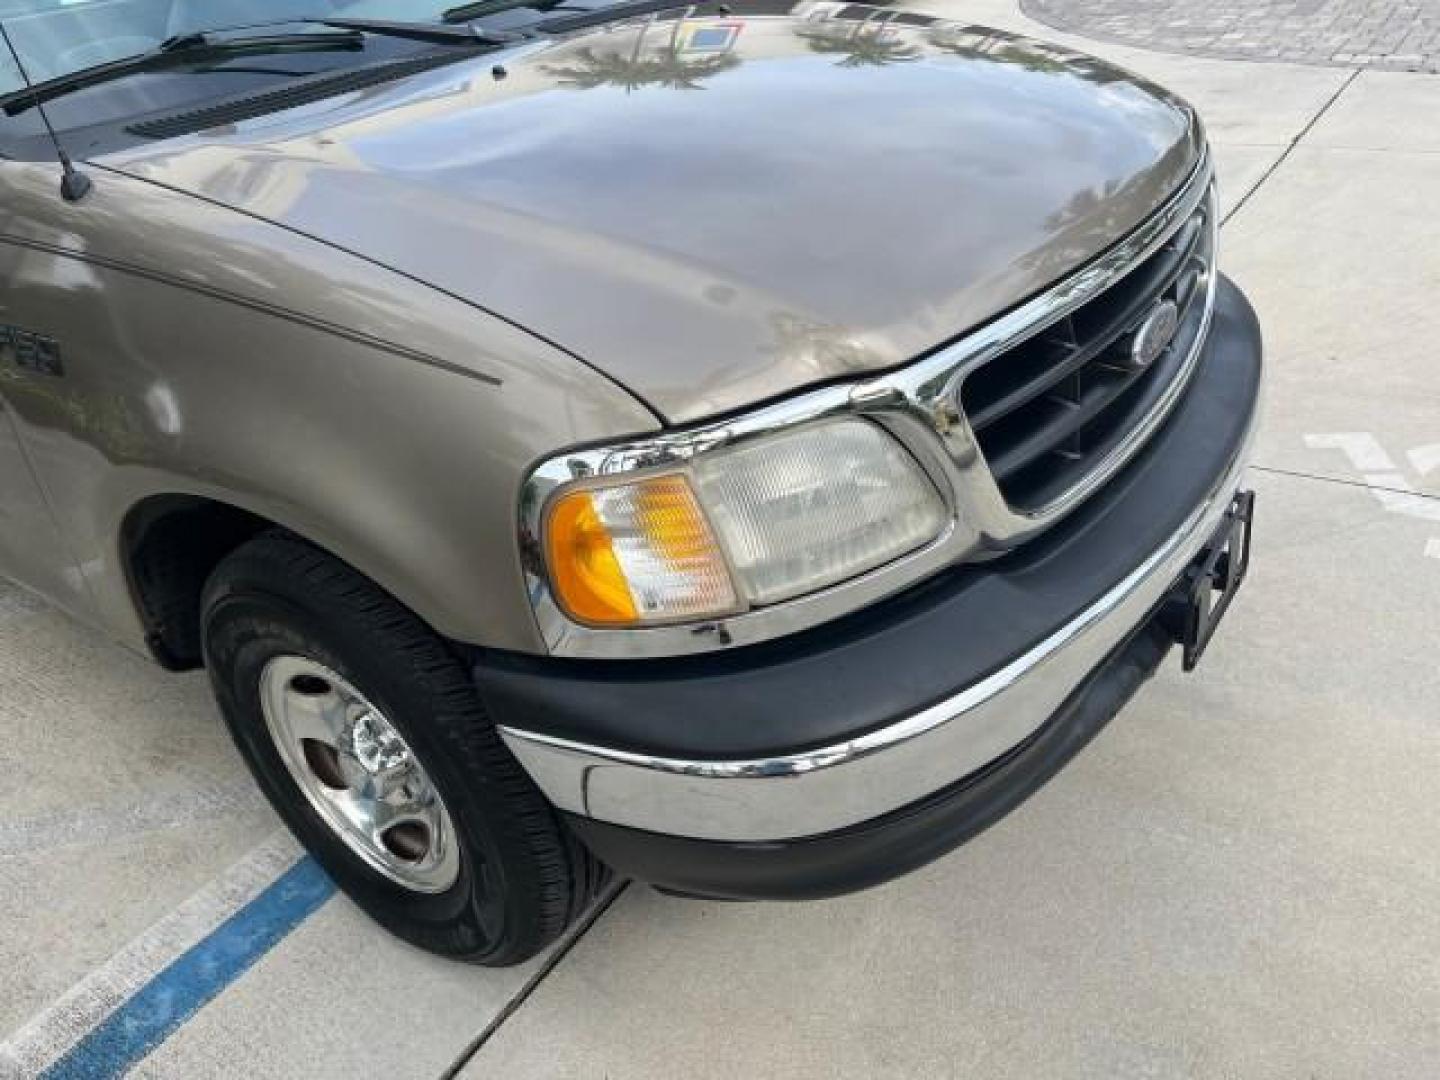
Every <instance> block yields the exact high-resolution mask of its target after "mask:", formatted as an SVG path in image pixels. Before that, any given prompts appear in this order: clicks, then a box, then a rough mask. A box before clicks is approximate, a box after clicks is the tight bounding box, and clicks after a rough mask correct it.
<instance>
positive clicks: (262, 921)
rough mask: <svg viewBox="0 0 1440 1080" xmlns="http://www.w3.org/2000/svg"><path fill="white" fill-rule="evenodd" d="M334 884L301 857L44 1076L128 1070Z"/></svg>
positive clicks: (76, 1077) (89, 1077)
mask: <svg viewBox="0 0 1440 1080" xmlns="http://www.w3.org/2000/svg"><path fill="white" fill-rule="evenodd" d="M334 892H335V886H334V884H333V883H332V882H331V881H330V879H329V878H328V877H326V876H325V873H324V871H322V870H321V869H320V867H319V866H318V865H317V864H316V863H315V861H314V860H313V859H310V858H304V859H301V860H300V861H299V862H297V863H296V864H295V865H294V866H293V867H291V868H290V869H289V870H287V871H286V872H285V873H284V875H282V876H281V877H280V878H279V879H277V880H276V881H275V883H274V884H273V885H271V886H270V887H269V888H267V889H266V890H265V891H264V892H262V893H260V895H258V896H257V897H255V899H254V900H252V901H250V903H248V904H246V905H245V906H244V907H243V908H241V909H240V910H239V911H237V912H236V913H235V914H234V915H232V916H231V917H230V918H229V919H227V920H226V921H225V922H223V923H222V924H221V925H220V926H218V927H216V929H215V930H214V932H213V933H211V934H210V936H209V937H207V938H205V939H204V940H203V941H200V942H199V943H197V944H196V945H195V946H194V947H193V948H191V949H190V950H189V951H188V952H186V953H184V954H183V955H181V956H180V958H179V959H177V960H176V961H175V962H174V963H173V964H171V965H170V966H169V967H167V968H166V969H165V970H164V971H162V972H160V973H159V974H158V975H156V976H155V977H154V978H153V979H151V980H150V981H149V982H148V983H146V984H145V985H144V986H142V987H141V988H140V989H139V990H137V991H136V992H135V993H134V994H133V995H132V996H131V997H130V998H129V1000H127V1001H126V1002H125V1003H124V1004H123V1005H121V1006H120V1007H119V1008H118V1009H116V1010H115V1011H114V1012H113V1013H111V1014H110V1015H109V1016H108V1017H107V1018H106V1019H105V1021H104V1022H103V1023H101V1024H100V1025H99V1026H98V1027H96V1028H95V1029H94V1030H93V1031H91V1032H90V1033H89V1034H88V1035H86V1036H85V1038H83V1039H81V1040H80V1041H79V1042H78V1043H76V1044H75V1045H74V1046H73V1047H72V1048H71V1049H70V1050H69V1051H68V1052H67V1053H66V1054H65V1056H64V1057H62V1058H60V1059H59V1060H58V1061H56V1062H55V1063H54V1064H53V1065H51V1066H50V1067H49V1068H48V1069H46V1070H45V1072H44V1073H43V1074H42V1076H43V1077H44V1078H45V1080H82V1078H83V1080H99V1078H102V1077H115V1076H122V1075H124V1074H125V1072H127V1071H128V1070H129V1069H130V1067H131V1066H133V1065H134V1064H135V1063H136V1062H137V1061H139V1060H140V1059H141V1058H143V1057H144V1056H145V1055H146V1054H148V1053H150V1051H151V1050H153V1049H155V1047H157V1046H159V1045H160V1044H161V1043H162V1042H164V1041H165V1040H166V1039H167V1038H169V1037H170V1035H171V1034H173V1033H174V1032H175V1030H176V1029H177V1028H178V1027H179V1026H180V1025H181V1024H183V1023H184V1022H185V1021H186V1020H188V1019H189V1018H190V1017H192V1016H194V1015H195V1013H196V1012H198V1011H199V1010H200V1008H201V1007H202V1006H203V1005H205V1003H206V1002H208V1001H209V1000H210V999H211V998H213V997H215V995H216V994H218V993H220V991H221V990H223V989H225V987H227V986H229V985H230V984H231V983H232V982H234V981H235V980H236V979H238V978H239V977H240V976H241V975H242V974H244V973H245V972H246V971H247V970H248V969H249V968H250V967H251V966H252V965H253V964H254V963H255V962H256V961H257V960H259V959H260V958H261V957H262V956H264V955H265V954H266V953H267V952H269V951H270V950H271V949H272V948H274V947H275V946H276V945H277V944H278V943H279V942H280V941H282V940H283V939H284V938H285V936H286V935H287V934H289V933H290V931H292V930H294V929H295V928H296V927H297V926H299V925H300V924H301V923H302V922H304V921H305V919H306V918H307V917H308V916H310V915H311V914H312V913H313V912H315V911H316V909H318V908H319V907H320V905H321V904H323V903H324V902H325V901H326V900H328V899H329V898H330V897H331V896H332V895H333V894H334Z"/></svg>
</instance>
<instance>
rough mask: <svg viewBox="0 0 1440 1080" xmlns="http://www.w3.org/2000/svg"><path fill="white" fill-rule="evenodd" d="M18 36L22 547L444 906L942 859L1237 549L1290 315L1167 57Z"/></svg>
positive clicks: (588, 36) (348, 881) (632, 23)
mask: <svg viewBox="0 0 1440 1080" xmlns="http://www.w3.org/2000/svg"><path fill="white" fill-rule="evenodd" d="M0 31H3V35H0V36H3V46H4V47H3V51H0V412H3V415H0V573H3V574H4V575H5V576H7V577H10V578H13V579H14V580H15V581H17V582H19V583H21V584H23V585H24V586H26V587H28V588H29V589H31V590H34V591H35V592H37V593H40V594H42V595H43V596H45V597H46V598H48V599H49V600H50V601H51V602H53V603H54V604H56V605H58V606H60V607H62V608H64V609H67V610H68V611H70V612H72V613H73V614H74V615H75V616H76V617H77V618H80V619H83V620H85V621H87V622H89V623H91V624H93V625H95V626H98V627H100V628H102V629H103V630H104V631H106V632H107V633H108V634H110V635H112V636H113V637H114V638H116V639H118V640H119V641H120V642H122V643H123V644H125V645H128V646H130V647H131V648H134V649H136V650H141V651H143V652H145V653H147V654H148V655H150V656H152V657H153V658H154V659H155V660H156V661H158V662H159V663H160V664H163V665H165V666H166V667H168V668H172V669H175V670H182V669H187V668H195V667H198V666H202V665H203V666H205V667H206V668H208V670H209V673H210V678H211V679H212V680H213V684H214V688H215V692H216V696H217V698H218V701H219V704H220V708H221V711H222V713H223V714H224V717H225V720H226V722H227V723H228V725H229V726H230V729H231V730H232V732H233V734H234V737H235V741H236V743H237V745H238V746H239V748H240V750H241V752H242V754H243V756H244V758H245V760H246V761H247V762H248V764H249V766H250V768H251V769H252V771H253V772H254V774H255V777H256V779H257V781H258V782H259V784H260V786H261V787H262V788H263V789H264V791H265V793H266V795H267V796H268V797H269V798H270V800H271V801H272V802H273V803H274V805H275V807H276V809H277V810H278V812H279V813H280V814H281V816H282V817H283V818H284V819H285V821H286V822H287V823H288V824H289V826H290V827H291V828H292V829H293V830H294V832H295V833H296V835H297V836H298V837H300V839H301V840H302V841H303V842H304V843H305V844H306V845H307V846H308V848H309V849H310V851H311V852H313V854H314V856H315V857H316V858H317V859H318V860H319V861H320V863H321V864H322V865H323V866H324V868H325V869H326V871H327V872H328V873H329V874H330V875H331V876H333V877H334V879H335V880H336V881H337V882H338V883H339V884H340V885H341V886H342V887H343V888H344V889H345V890H346V891H347V892H349V894H350V895H351V896H353V897H354V898H355V900H356V901H357V902H358V903H359V904H360V905H361V906H362V907H364V908H365V909H366V910H367V911H369V912H370V913H372V914H373V915H374V916H375V917H376V918H377V919H378V920H379V921H380V922H381V923H383V924H384V925H385V926H387V927H389V928H390V929H392V930H393V931H395V932H396V933H398V934H400V935H402V936H403V937H405V938H406V939H408V940H410V941H412V942H414V943H415V944H417V945H420V946H422V947H424V948H427V949H430V950H433V951H435V952H437V953H441V954H444V955H448V956H453V957H457V958H463V959H467V960H471V961H475V962H479V963H486V964H506V963H513V962H516V961H518V960H521V959H524V958H525V957H528V956H530V955H532V954H534V953H535V952H536V951H537V950H538V949H540V948H542V947H543V946H544V945H545V944H546V943H548V942H550V941H551V940H553V939H554V938H555V937H556V936H557V935H558V934H559V933H561V931H562V930H563V929H564V928H565V927H566V926H567V924H569V923H570V922H571V921H572V920H573V919H574V918H575V917H576V916H577V914H578V913H579V912H581V911H582V910H583V908H584V906H585V905H586V904H587V903H588V902H589V901H590V900H591V898H592V897H594V896H595V895H596V894H597V893H598V891H599V890H600V888H601V886H602V884H603V882H604V881H605V879H606V877H607V875H609V874H610V873H612V872H614V873H619V874H623V875H626V876H631V877H634V878H637V879H639V880H642V881H647V882H651V883H653V884H655V885H657V886H659V887H661V888H664V889H668V890H671V891H674V892H677V893H683V894H688V895H695V896H707V897H723V898H731V899H776V898H785V899H802V898H808V897H819V896H827V895H833V894H836V893H840V892H844V891H847V890H852V889H857V888H862V887H865V886H868V885H871V884H874V883H876V882H879V881H883V880H886V879H888V878H890V877H893V876H895V875H897V874H900V873H903V872H905V871H907V870H909V869H911V868H914V867H916V866H919V865H921V864H923V863H924V862H926V861H928V860H930V859H932V858H935V857H936V856H939V855H941V854H942V853H944V852H946V851H948V850H950V849H951V848H953V847H954V846H955V845H957V844H959V843H961V842H962V841H964V840H965V839H966V838H968V837H970V836H972V835H973V834H974V833H976V832H977V831H979V830H981V829H983V828H985V827H986V826H987V825H989V824H990V823H992V822H993V821H995V820H996V819H997V818H999V817H1000V816H1001V815H1003V814H1005V813H1006V812H1007V811H1008V810H1010V809H1011V808H1013V807H1014V806H1015V805H1017V804H1018V803H1019V802H1020V801H1021V800H1023V799H1024V798H1025V797H1026V796H1028V795H1029V794H1030V793H1031V792H1032V791H1034V790H1035V789H1036V788H1037V787H1039V786H1040V785H1041V784H1042V783H1044V782H1045V781H1046V780H1047V779H1048V778H1049V777H1050V776H1051V775H1053V774H1054V773H1055V772H1056V770H1058V769H1059V768H1060V767H1061V766H1062V765H1063V764H1064V763H1065V762H1066V761H1067V760H1068V759H1069V758H1070V757H1071V756H1072V755H1073V754H1074V753H1076V751H1077V750H1079V749H1080V747H1082V746H1083V745H1084V743H1085V742H1086V741H1087V740H1088V739H1089V738H1090V737H1091V736H1092V735H1093V734H1094V733H1095V732H1096V731H1097V730H1098V729H1099V728H1100V727H1101V726H1102V725H1103V724H1104V723H1105V722H1106V721H1107V720H1109V719H1110V718H1111V717H1112V716H1113V715H1114V714H1115V713H1116V712H1117V711H1118V710H1119V709H1120V708H1121V706H1122V705H1123V704H1124V702H1125V701H1126V699H1127V698H1128V697H1129V695H1130V694H1131V693H1132V692H1133V690H1134V689H1135V687H1136V686H1137V685H1139V683H1140V682H1142V681H1143V680H1144V679H1145V678H1146V677H1147V676H1148V675H1149V674H1150V673H1151V672H1152V671H1154V670H1155V668H1156V666H1157V665H1158V664H1159V663H1160V661H1161V660H1162V658H1164V656H1165V655H1166V654H1167V652H1168V651H1169V650H1170V648H1171V647H1172V646H1173V645H1177V644H1178V645H1179V646H1181V649H1182V652H1183V657H1182V663H1183V664H1184V665H1185V666H1186V667H1189V666H1193V665H1194V663H1195V662H1196V660H1198V659H1199V656H1200V653H1201V651H1202V650H1203V649H1204V646H1205V644H1206V642H1207V641H1208V640H1209V637H1210V634H1211V632H1212V631H1213V629H1214V627H1215V624H1216V622H1217V620H1218V618H1219V616H1220V615H1221V614H1223V612H1224V611H1225V609H1226V607H1227V606H1228V605H1229V603H1230V600H1231V599H1232V597H1233V596H1234V595H1235V591H1236V589H1237V588H1238V586H1239V585H1240V583H1241V582H1242V581H1243V580H1244V577H1245V568H1246V564H1247V555H1248V550H1249V535H1250V532H1249V530H1250V521H1251V520H1252V515H1253V511H1252V505H1253V499H1252V497H1251V496H1250V495H1249V494H1248V493H1247V492H1245V491H1244V490H1243V487H1242V479H1243V477H1242V473H1243V468H1244V465H1245V460H1246V453H1247V448H1248V443H1249V438H1250V434H1251V431H1252V428H1253V425H1254V421H1255V413H1256V401H1257V396H1258V391H1259V386H1260V375H1261V344H1260V334H1259V330H1258V326H1257V323H1256V320H1255V317H1254V314H1253V312H1252V311H1251V309H1250V307H1249V305H1248V304H1247V303H1246V301H1245V299H1244V297H1243V296H1242V295H1241V294H1240V293H1239V292H1238V291H1237V290H1236V289H1235V287H1234V286H1233V285H1232V284H1230V283H1229V282H1228V281H1227V280H1226V279H1225V278H1224V277H1222V276H1221V275H1220V273H1219V271H1218V269H1217V266H1216V238H1217V231H1218V221H1217V211H1216V204H1215V198H1214V185H1213V181H1212V163H1211V158H1210V155H1209V153H1208V150H1207V146H1206V142H1205V138H1204V134H1203V131H1202V128H1201V125H1200V123H1199V122H1198V120H1197V118H1196V116H1195V114H1194V113H1193V112H1192V110H1191V109H1189V108H1188V107H1187V106H1186V105H1185V104H1184V103H1182V102H1181V101H1179V100H1177V99H1176V98H1174V97H1173V96H1171V95H1170V94H1168V93H1166V92H1165V91H1163V90H1161V89H1159V88H1157V87H1155V86H1153V85H1150V84H1148V83H1146V82H1144V81H1143V80H1141V79H1139V78H1136V77H1134V76H1131V75H1129V74H1126V73H1124V72H1121V71H1118V70H1116V69H1114V68H1111V67H1109V66H1107V65H1105V64H1103V63H1101V62H1099V61H1097V60H1094V59H1091V58H1088V57H1085V56H1081V55H1078V54H1075V53H1072V52H1069V51H1066V50H1062V49H1058V48H1055V47H1053V46H1050V45H1045V44H1042V43H1039V42H1035V41H1031V40H1027V39H1024V38H1021V37H1016V36H1014V35H1011V34H1007V33H1002V32H998V31H993V30H986V29H983V28H977V27H971V26H965V25H960V24H957V23H954V22H949V21H945V20H937V19H933V18H928V17H925V16H920V15H915V14H910V13H903V12H899V11H893V10H887V9H880V8H873V7H864V6H859V5H853V4H838V3H802V4H799V5H793V4H790V3H780V4H777V3H775V2H774V0H768V2H756V3H751V4H746V3H736V4H734V5H733V6H726V5H693V6H684V5H674V4H671V3H668V2H656V0H628V2H627V0H620V2H611V0H480V2H479V3H470V4H464V5H461V6H458V7H452V8H449V9H448V10H447V9H445V8H444V7H442V6H440V5H438V4H436V3H433V2H425V0H306V2H303V3H302V2H301V0H0ZM0 692H3V689H0ZM195 722H196V723H200V724H203V723H207V722H208V720H207V718H205V717H197V718H196V719H195Z"/></svg>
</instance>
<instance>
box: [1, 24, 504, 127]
mask: <svg viewBox="0 0 1440 1080" xmlns="http://www.w3.org/2000/svg"><path fill="white" fill-rule="evenodd" d="M265 25H270V26H282V25H307V26H323V27H326V28H327V30H328V32H326V33H315V32H309V33H285V34H264V35H252V36H249V37H232V36H228V35H230V34H231V33H232V32H235V31H240V30H259V29H261V28H262V27H263V26H265ZM367 34H373V35H375V36H376V37H394V38H406V39H408V40H411V41H425V42H432V43H435V44H439V45H452V46H454V45H459V46H466V47H470V48H478V49H488V48H495V47H497V46H500V45H506V44H509V43H510V42H512V41H513V40H514V36H513V35H510V34H491V33H486V32H484V31H482V30H479V29H475V28H473V27H468V26H464V27H462V26H442V25H440V24H437V23H408V22H391V21H389V20H385V19H330V18H321V19H306V18H292V19H286V20H285V21H284V22H283V23H280V22H276V23H269V24H253V25H250V26H237V27H219V28H217V29H214V30H198V31H196V32H194V33H190V34H178V35H176V36H175V37H172V38H168V39H166V40H165V41H162V42H161V43H160V44H159V45H158V46H157V47H155V48H154V49H151V50H150V51H149V52H143V53H138V54H137V55H135V56H127V57H124V58H122V59H120V60H111V61H109V62H108V63H104V64H97V65H96V66H94V67H90V68H83V69H81V70H80V71H76V72H72V73H71V74H69V75H60V76H57V77H56V78H53V79H47V80H45V81H44V82H39V83H36V84H35V85H34V86H31V87H26V88H25V89H23V90H17V91H15V92H14V93H10V94H4V95H0V109H3V110H4V111H5V113H6V115H7V116H16V115H18V114H20V113H22V112H25V111H26V110H27V109H30V108H33V107H34V106H35V105H36V104H43V103H44V102H47V101H50V100H52V99H54V98H57V97H61V96H62V95H65V94H70V93H73V92H75V91H76V90H83V89H85V88H86V87H89V86H96V85H99V84H100V83H105V82H110V81H111V80H113V79H123V78H127V77H128V76H131V75H141V74H145V73H148V72H152V71H167V70H170V69H173V68H182V67H187V66H189V65H191V64H197V63H204V62H205V61H207V60H220V59H225V58H228V57H232V56H243V55H245V54H246V53H273V52H306V51H326V50H331V49H363V48H364V47H365V35H367Z"/></svg>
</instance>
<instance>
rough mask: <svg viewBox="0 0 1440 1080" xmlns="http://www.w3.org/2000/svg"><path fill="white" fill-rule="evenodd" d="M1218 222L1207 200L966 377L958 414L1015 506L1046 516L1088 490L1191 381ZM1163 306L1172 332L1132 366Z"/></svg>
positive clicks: (1203, 324) (1205, 318)
mask: <svg viewBox="0 0 1440 1080" xmlns="http://www.w3.org/2000/svg"><path fill="white" fill-rule="evenodd" d="M1214 224H1215V223H1214V209H1213V200H1212V198H1211V197H1207V198H1206V199H1204V200H1203V201H1202V202H1201V203H1200V205H1199V207H1198V208H1197V209H1196V210H1195V211H1194V212H1193V213H1192V214H1191V215H1190V216H1189V217H1188V218H1187V219H1186V220H1184V221H1183V222H1182V223H1181V224H1180V225H1179V227H1178V228H1176V229H1175V230H1174V232H1172V233H1171V234H1170V236H1169V237H1168V238H1167V239H1166V240H1165V241H1164V242H1163V243H1162V244H1160V245H1159V247H1157V248H1156V249H1155V250H1154V251H1153V252H1152V253H1151V254H1150V255H1149V256H1148V257H1146V258H1145V259H1144V260H1142V261H1141V262H1139V263H1138V264H1137V265H1135V266H1134V268H1133V269H1132V270H1131V271H1130V272H1129V273H1128V274H1126V275H1125V276H1124V277H1122V278H1120V279H1119V280H1118V281H1116V282H1114V283H1113V284H1111V285H1110V286H1109V287H1108V288H1106V289H1104V290H1103V291H1102V292H1100V293H1099V294H1097V295H1095V296H1093V297H1091V298H1090V299H1088V300H1087V301H1086V302H1085V303H1083V304H1081V305H1080V306H1079V307H1077V308H1075V309H1074V310H1073V311H1070V312H1069V313H1068V314H1066V315H1065V316H1064V317H1062V318H1061V319H1059V320H1058V321H1056V322H1054V323H1051V324H1050V325H1049V326H1047V327H1045V328H1044V329H1043V330H1041V331H1040V332H1039V333H1037V334H1035V335H1034V336H1033V337H1030V338H1028V339H1026V340H1024V341H1022V342H1020V343H1019V344H1018V345H1015V346H1013V347H1011V348H1009V349H1007V350H1006V351H1004V352H1002V353H1000V354H999V355H997V356H995V357H994V358H993V359H991V360H989V361H987V362H986V363H984V364H982V365H980V366H979V367H977V368H975V369H974V370H972V371H970V372H969V373H968V374H967V375H966V376H965V379H964V382H963V383H962V384H961V387H960V402H961V407H962V409H963V410H964V413H965V416H966V419H967V420H968V422H969V424H970V428H971V431H972V432H973V434H974V437H975V440H976V443H977V445H978V446H979V449H980V451H981V453H982V454H983V455H984V457H985V460H986V462H987V463H988V465H989V467H990V472H991V474H992V476H993V477H994V479H995V483H996V485H997V486H998V487H999V489H1000V492H1001V494H1002V495H1003V496H1004V498H1005V500H1006V502H1007V503H1009V505H1010V506H1011V507H1012V508H1013V509H1015V510H1017V511H1021V512H1042V511H1043V510H1044V509H1045V508H1047V507H1049V506H1051V505H1052V504H1054V503H1056V502H1057V501H1058V500H1060V499H1061V498H1062V497H1063V496H1064V495H1065V494H1066V493H1067V492H1069V491H1071V490H1073V489H1074V488H1075V487H1076V486H1077V485H1080V484H1083V483H1084V482H1085V481H1086V480H1087V479H1088V478H1089V477H1090V476H1091V475H1092V474H1093V473H1095V472H1096V471H1097V470H1099V469H1101V468H1102V466H1103V465H1104V464H1105V463H1106V462H1107V461H1109V460H1110V459H1111V458H1112V456H1113V454H1114V452H1115V451H1116V450H1117V448H1118V447H1120V446H1121V445H1122V444H1123V443H1124V442H1125V441H1126V440H1127V438H1129V437H1130V435H1131V433H1132V432H1133V431H1134V430H1135V429H1136V428H1137V427H1138V426H1140V425H1141V424H1142V423H1143V422H1144V421H1145V419H1146V418H1147V417H1149V416H1150V415H1151V414H1152V413H1153V412H1154V411H1155V410H1156V409H1157V408H1160V407H1161V403H1162V401H1163V400H1164V399H1165V398H1166V397H1167V395H1168V394H1169V393H1171V392H1172V391H1173V389H1174V386H1175V383H1177V381H1183V380H1185V379H1187V378H1188V377H1189V373H1190V368H1191V366H1192V358H1193V355H1194V353H1195V348H1194V347H1195V345H1196V344H1197V342H1198V340H1199V338H1200V335H1201V334H1203V333H1204V332H1205V328H1206V326H1207V324H1208V310H1207V307H1208V302H1209V297H1210V289H1209V282H1210V275H1211V272H1212V266H1213V261H1214V235H1215V229H1214ZM1167 300H1168V301H1170V302H1172V303H1174V304H1175V305H1176V307H1177V309H1178V312H1179V322H1178V328H1177V329H1176V330H1175V332H1174V335H1173V336H1172V337H1171V339H1170V342H1169V344H1168V345H1166V346H1165V348H1164V349H1163V350H1162V351H1161V352H1160V353H1159V355H1158V356H1156V357H1154V359H1153V361H1152V362H1150V363H1148V364H1147V365H1145V366H1143V367H1137V366H1136V365H1135V364H1134V363H1133V362H1132V359H1131V352H1132V345H1133V344H1134V341H1135V335H1136V333H1137V331H1138V330H1139V328H1140V326H1141V324H1142V323H1144V321H1145V320H1146V318H1147V317H1148V316H1149V315H1150V313H1151V312H1153V311H1155V310H1156V308H1157V306H1158V305H1160V304H1162V303H1163V302H1164V301H1167Z"/></svg>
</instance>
